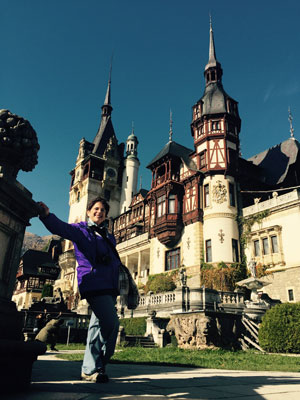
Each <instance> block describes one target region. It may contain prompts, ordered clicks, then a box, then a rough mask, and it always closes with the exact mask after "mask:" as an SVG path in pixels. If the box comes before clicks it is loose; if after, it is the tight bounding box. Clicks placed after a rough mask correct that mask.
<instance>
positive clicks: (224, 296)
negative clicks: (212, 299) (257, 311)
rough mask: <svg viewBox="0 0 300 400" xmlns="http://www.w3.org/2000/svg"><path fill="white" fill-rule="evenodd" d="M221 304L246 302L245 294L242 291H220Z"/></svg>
mask: <svg viewBox="0 0 300 400" xmlns="http://www.w3.org/2000/svg"><path fill="white" fill-rule="evenodd" d="M219 295H220V300H221V301H220V304H223V305H224V304H232V305H234V304H242V303H244V300H245V299H244V294H243V293H240V292H219Z"/></svg>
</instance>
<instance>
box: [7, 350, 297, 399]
mask: <svg viewBox="0 0 300 400" xmlns="http://www.w3.org/2000/svg"><path fill="white" fill-rule="evenodd" d="M80 366H81V363H79V362H73V361H72V362H71V361H64V360H59V359H57V358H56V357H55V355H54V353H50V352H48V353H46V354H45V355H43V356H41V357H39V359H38V361H37V362H35V363H34V367H33V374H32V384H31V388H30V390H29V391H28V392H27V393H22V394H18V395H17V394H15V395H5V397H2V396H1V395H0V398H1V399H3V400H99V399H107V400H117V399H124V400H162V399H164V400H169V399H176V400H182V399H190V400H192V399H197V400H199V399H201V400H202V399H234V400H242V399H243V400H246V399H247V400H261V399H266V400H299V399H300V373H283V372H252V371H251V372H247V371H228V370H220V369H219V370H214V369H203V368H184V367H163V366H162V367H161V366H151V365H132V364H111V365H109V367H108V374H109V376H110V382H109V383H107V384H96V383H89V382H83V381H80V380H79V376H80Z"/></svg>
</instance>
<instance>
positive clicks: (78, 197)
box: [76, 191, 80, 203]
mask: <svg viewBox="0 0 300 400" xmlns="http://www.w3.org/2000/svg"><path fill="white" fill-rule="evenodd" d="M76 201H77V203H79V202H80V192H79V191H78V192H77V196H76Z"/></svg>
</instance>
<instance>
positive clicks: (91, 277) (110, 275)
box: [40, 213, 120, 298]
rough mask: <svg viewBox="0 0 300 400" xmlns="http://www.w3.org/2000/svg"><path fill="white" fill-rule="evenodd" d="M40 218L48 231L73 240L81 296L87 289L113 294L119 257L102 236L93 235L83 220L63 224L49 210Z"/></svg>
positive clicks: (115, 286) (117, 279)
mask: <svg viewBox="0 0 300 400" xmlns="http://www.w3.org/2000/svg"><path fill="white" fill-rule="evenodd" d="M40 220H41V221H42V222H43V224H44V225H45V227H46V228H47V229H48V230H49V231H50V232H51V233H53V234H55V235H59V236H61V237H63V238H64V239H68V240H71V241H72V242H73V244H74V248H75V257H76V260H77V263H78V266H77V279H78V287H79V291H80V294H81V297H82V298H85V297H86V295H87V294H89V293H90V292H93V293H99V294H101V293H109V292H111V293H115V294H117V292H118V282H119V265H120V260H119V259H118V258H117V256H116V255H115V254H114V252H113V250H112V249H111V247H110V246H109V245H108V244H107V243H106V241H105V239H103V238H102V236H99V235H96V234H94V233H93V232H92V231H91V230H90V228H89V227H88V224H87V222H79V223H78V224H67V223H66V222H63V221H61V220H60V219H58V218H57V217H56V216H55V215H54V214H52V213H50V214H49V215H48V216H47V217H45V218H40ZM108 239H109V240H110V241H111V242H112V243H113V245H114V246H115V245H116V241H115V238H114V236H113V235H110V234H109V235H108Z"/></svg>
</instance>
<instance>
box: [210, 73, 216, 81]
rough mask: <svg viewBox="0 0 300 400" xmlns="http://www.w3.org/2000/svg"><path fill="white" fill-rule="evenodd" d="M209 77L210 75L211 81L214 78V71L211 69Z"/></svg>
mask: <svg viewBox="0 0 300 400" xmlns="http://www.w3.org/2000/svg"><path fill="white" fill-rule="evenodd" d="M210 77H211V80H212V81H214V80H215V79H216V74H215V71H211V74H210Z"/></svg>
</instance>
